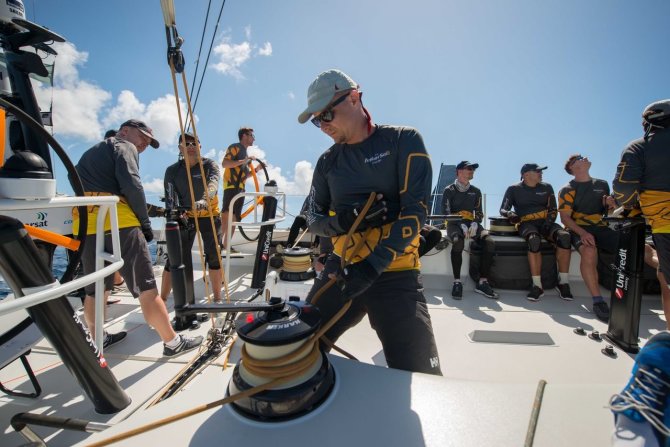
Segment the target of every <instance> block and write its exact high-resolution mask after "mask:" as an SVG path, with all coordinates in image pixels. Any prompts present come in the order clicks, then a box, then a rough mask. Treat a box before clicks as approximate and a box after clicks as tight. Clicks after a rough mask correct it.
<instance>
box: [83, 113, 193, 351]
mask: <svg viewBox="0 0 670 447" xmlns="http://www.w3.org/2000/svg"><path fill="white" fill-rule="evenodd" d="M149 145H151V146H152V147H154V148H157V147H158V145H159V143H158V141H157V140H156V139H155V138H154V136H153V133H152V130H151V129H150V128H149V127H148V126H147V125H146V124H145V123H144V122H142V121H138V120H128V121H126V122H125V123H123V124H122V125H121V128H120V129H119V131H118V133H117V134H116V136H114V137H111V138H108V139H106V140H105V141H102V142H100V143H98V144H96V145H95V146H93V147H92V148H90V149H89V150H87V151H86V152H84V154H83V155H82V156H81V159H80V160H79V163H78V164H77V166H76V169H77V173H78V174H79V177H80V178H81V181H82V183H83V185H84V190H85V191H86V194H87V195H92V196H101V195H102V196H109V195H117V196H119V204H118V205H117V214H118V222H119V239H120V243H121V257H122V258H123V262H124V264H123V267H121V270H120V272H121V276H122V277H123V279H124V280H125V282H126V284H127V286H128V290H129V291H130V293H131V294H132V295H133V296H134V297H135V298H139V301H140V307H141V308H142V313H143V314H144V318H145V320H146V322H147V323H148V324H149V325H151V326H152V327H153V328H154V329H155V330H156V332H158V335H159V336H160V337H161V339H162V340H163V355H165V356H174V355H177V354H181V353H183V352H186V351H188V350H191V349H194V348H196V347H198V346H199V345H200V343H202V340H203V337H202V336H198V337H193V338H190V337H185V336H183V335H178V334H177V333H176V332H175V331H174V330H173V329H172V326H171V325H170V318H169V315H168V312H167V308H166V307H165V303H164V302H163V300H161V299H160V297H159V296H158V289H157V288H156V279H155V278H154V272H153V267H152V265H151V257H150V256H149V250H148V248H147V242H151V241H152V240H153V231H152V229H151V222H150V221H149V216H148V215H147V202H146V198H145V196H144V188H143V187H142V181H141V179H140V175H139V154H141V153H142V152H144V150H145V149H146V148H147V146H149ZM97 215H98V207H89V213H88V229H87V230H88V232H87V234H88V235H91V236H93V237H92V238H90V240H87V242H86V244H85V245H84V252H83V253H82V265H83V267H84V274H89V273H92V272H94V271H95V246H96V243H95V239H96V237H97V236H98V235H96V234H95V232H96V219H97ZM78 222H79V219H78V218H77V217H76V215H75V219H74V222H73V226H77V225H78ZM109 229H110V223H109V219H107V222H106V223H105V231H106V232H107V231H109ZM75 231H76V230H75ZM105 250H107V251H108V252H111V251H112V238H111V235H110V234H109V233H106V234H105ZM113 278H114V275H110V276H108V277H106V278H105V297H98V298H100V299H102V298H105V299H106V297H107V296H109V292H110V291H111V290H112V287H113ZM85 290H86V298H85V299H84V318H85V320H86V324H87V325H88V329H89V331H90V332H91V334H92V335H94V334H95V301H94V300H95V298H96V297H95V296H94V295H95V285H93V284H89V285H88V286H86V288H85ZM125 336H126V333H125V332H119V333H116V334H106V335H105V340H104V343H103V346H104V347H107V346H111V345H112V344H114V343H117V342H119V341H121V340H123V339H124V338H125Z"/></svg>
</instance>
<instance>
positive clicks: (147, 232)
mask: <svg viewBox="0 0 670 447" xmlns="http://www.w3.org/2000/svg"><path fill="white" fill-rule="evenodd" d="M142 234H143V235H144V239H146V240H147V243H149V242H151V241H153V240H154V231H153V230H152V229H151V225H147V226H143V227H142Z"/></svg>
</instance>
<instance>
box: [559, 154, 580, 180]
mask: <svg viewBox="0 0 670 447" xmlns="http://www.w3.org/2000/svg"><path fill="white" fill-rule="evenodd" d="M581 156H582V154H572V155H570V157H568V161H566V162H565V166H564V167H563V168H564V169H565V172H567V173H568V174H570V175H572V164H573V163H574V162H575V160H576V159H577V158H579V157H581Z"/></svg>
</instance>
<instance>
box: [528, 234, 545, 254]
mask: <svg viewBox="0 0 670 447" xmlns="http://www.w3.org/2000/svg"><path fill="white" fill-rule="evenodd" d="M526 241H527V242H528V251H530V252H531V253H539V252H540V247H541V246H542V238H541V237H540V235H539V234H538V233H531V234H529V235H528V239H526Z"/></svg>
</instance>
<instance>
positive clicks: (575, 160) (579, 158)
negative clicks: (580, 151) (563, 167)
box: [570, 155, 586, 166]
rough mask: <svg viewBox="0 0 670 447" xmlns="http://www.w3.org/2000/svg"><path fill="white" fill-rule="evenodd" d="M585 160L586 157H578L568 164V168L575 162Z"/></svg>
mask: <svg viewBox="0 0 670 447" xmlns="http://www.w3.org/2000/svg"><path fill="white" fill-rule="evenodd" d="M585 158H586V157H583V156H581V155H579V156H577V157H575V158H573V159H572V161H571V162H570V166H572V165H574V164H575V163H576V162H578V161H579V160H584V159H585Z"/></svg>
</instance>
